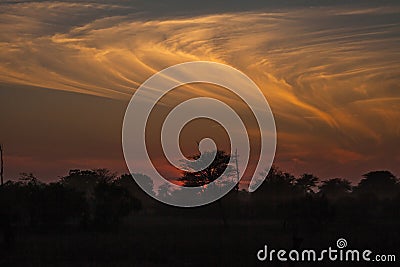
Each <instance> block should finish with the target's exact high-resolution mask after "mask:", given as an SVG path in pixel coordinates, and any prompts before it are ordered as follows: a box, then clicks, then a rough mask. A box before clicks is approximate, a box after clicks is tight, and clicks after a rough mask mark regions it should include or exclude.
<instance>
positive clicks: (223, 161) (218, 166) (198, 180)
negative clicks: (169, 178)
mask: <svg viewBox="0 0 400 267" xmlns="http://www.w3.org/2000/svg"><path fill="white" fill-rule="evenodd" d="M214 155H215V157H214ZM200 157H202V159H203V160H201V159H200ZM212 157H214V160H213V161H212V162H211V164H210V165H209V166H207V167H206V168H203V169H202V170H199V171H190V170H195V169H199V167H200V168H201V167H202V165H205V162H206V161H210V159H212ZM230 157H231V155H230V154H228V153H226V152H224V151H222V150H217V151H207V152H204V153H203V155H199V154H197V155H194V156H191V157H190V158H189V159H191V160H197V161H189V162H187V163H185V164H184V167H185V168H186V169H189V171H183V173H182V176H181V177H180V178H179V179H178V181H181V182H183V184H184V186H187V187H196V186H202V185H206V184H209V183H211V182H213V181H215V180H216V179H217V178H219V177H221V176H222V175H223V174H224V172H225V171H226V172H225V174H226V175H225V177H223V178H224V179H225V182H228V179H229V178H232V175H233V174H234V168H233V167H232V166H230V165H229V160H230ZM199 159H200V162H199V161H198V160H199Z"/></svg>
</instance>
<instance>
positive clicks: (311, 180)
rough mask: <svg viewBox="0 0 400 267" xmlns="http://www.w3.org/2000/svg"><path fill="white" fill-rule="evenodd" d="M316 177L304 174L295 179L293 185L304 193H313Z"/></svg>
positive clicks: (316, 181)
mask: <svg viewBox="0 0 400 267" xmlns="http://www.w3.org/2000/svg"><path fill="white" fill-rule="evenodd" d="M317 183H318V177H316V176H314V175H312V174H308V173H304V174H303V175H302V176H300V177H299V178H297V179H296V181H295V185H296V186H297V187H298V188H299V189H300V190H301V191H302V192H304V193H306V194H310V193H314V188H315V187H316V186H317Z"/></svg>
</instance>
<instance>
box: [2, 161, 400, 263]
mask: <svg viewBox="0 0 400 267" xmlns="http://www.w3.org/2000/svg"><path fill="white" fill-rule="evenodd" d="M138 177H139V179H147V181H148V186H149V187H152V183H151V180H150V179H148V178H147V177H146V176H144V175H138ZM190 181H192V180H190ZM160 190H165V189H163V188H160ZM160 193H162V192H160ZM164 193H165V192H164ZM399 223H400V185H399V180H398V178H396V177H395V176H394V175H393V174H392V173H390V172H388V171H375V172H369V173H366V174H364V175H363V176H362V179H361V181H360V182H359V184H358V185H356V186H352V185H351V183H350V182H349V181H347V180H345V179H339V178H337V179H330V180H325V181H320V180H319V179H318V178H317V177H315V176H313V175H311V174H304V175H302V176H300V177H294V176H293V175H291V174H288V173H284V172H281V171H279V170H278V169H276V168H273V169H272V170H271V171H270V172H269V174H268V175H267V179H266V180H265V182H264V183H263V184H262V186H261V187H260V188H259V189H258V190H257V191H256V192H254V193H251V194H250V193H248V192H246V191H239V190H235V189H234V190H232V191H231V192H230V193H229V194H228V195H227V196H225V197H224V198H222V199H221V200H220V201H217V202H214V203H212V204H210V205H207V206H203V207H199V208H191V209H183V208H175V207H170V206H167V205H164V204H162V203H160V202H157V201H156V200H154V199H153V198H151V197H150V196H148V195H146V194H145V193H144V192H143V191H142V190H141V189H140V188H138V186H137V185H136V183H135V182H134V181H133V179H132V178H131V176H130V175H122V176H116V175H115V174H113V173H111V172H110V171H108V170H104V169H100V170H71V171H70V172H69V174H68V175H67V176H65V177H63V178H61V179H60V180H59V181H58V182H54V183H50V184H45V183H42V182H40V181H39V180H38V179H37V178H35V177H34V176H33V175H32V174H22V176H21V178H20V179H19V181H16V182H15V181H14V182H13V181H8V182H6V183H5V184H4V185H3V186H2V187H1V188H0V227H1V232H0V245H1V246H2V247H1V250H0V266H312V264H310V263H306V262H299V263H291V264H289V263H280V262H277V261H275V262H259V261H258V260H257V257H256V253H257V251H258V250H260V249H261V248H263V246H264V245H266V244H267V245H268V246H269V247H272V248H275V249H280V248H284V249H292V248H297V249H301V248H303V249H305V248H313V249H318V248H327V247H329V246H332V247H335V246H336V240H337V239H338V238H345V239H346V240H347V242H348V246H349V247H351V248H355V249H358V248H359V249H366V248H368V249H370V250H372V251H373V252H374V253H380V254H395V255H396V256H397V264H398V261H399V260H400V254H398V251H399V248H400V230H399V226H400V224H399ZM397 264H396V263H394V264H393V263H392V264H390V263H381V264H377V263H370V264H366V263H365V262H359V263H357V262H350V263H347V264H346V263H338V262H333V263H332V262H329V261H326V262H324V265H327V266H343V265H345V266H398V265H397Z"/></svg>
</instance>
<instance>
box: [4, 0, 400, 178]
mask: <svg viewBox="0 0 400 267" xmlns="http://www.w3.org/2000/svg"><path fill="white" fill-rule="evenodd" d="M171 5H172V7H171V8H166V7H165V5H162V4H160V5H157V3H156V2H154V3H152V5H151V6H147V5H145V4H143V3H142V4H140V3H139V2H138V3H137V5H135V6H132V5H129V4H127V3H125V2H124V1H117V0H116V1H108V2H102V1H98V2H92V3H80V2H73V1H65V2H63V1H60V2H42V1H27V2H23V3H18V2H17V1H15V2H13V1H10V2H7V3H2V4H0V14H1V17H0V21H1V23H0V30H1V31H0V46H1V49H0V70H1V72H0V112H1V113H0V114H1V117H0V125H1V126H0V127H1V128H0V129H1V130H0V142H1V143H2V144H3V145H4V149H5V151H4V153H5V178H6V180H7V179H16V178H18V173H20V172H33V173H34V174H36V175H37V176H38V177H39V178H40V179H43V180H45V181H51V180H55V179H57V178H58V177H59V176H63V175H66V174H67V173H68V170H69V169H76V168H80V169H87V168H89V169H92V168H109V169H111V170H114V171H117V172H120V173H123V172H127V171H128V170H127V168H126V165H125V162H124V159H123V154H122V148H121V128H122V120H123V116H124V112H125V108H126V106H127V104H128V101H129V99H130V97H131V96H132V95H133V93H134V92H135V89H136V88H138V86H139V85H140V84H141V83H142V82H144V81H145V80H146V79H147V78H149V77H150V76H151V75H152V74H154V73H156V72H158V71H160V70H162V69H164V68H165V67H168V66H171V65H174V64H177V63H182V62H188V61H194V60H209V61H214V62H220V63H225V64H228V65H230V66H233V67H235V68H237V69H239V70H241V71H242V72H244V73H245V74H246V75H248V76H249V77H250V78H251V79H253V80H254V82H255V83H256V84H257V85H258V86H259V87H260V89H261V90H262V92H263V93H264V95H265V97H266V99H267V100H268V102H269V104H270V106H271V109H272V111H273V113H274V116H275V121H276V126H277V134H278V136H277V138H278V143H277V153H276V157H275V162H274V163H275V165H277V166H279V167H280V168H281V169H282V170H284V171H288V172H292V173H294V174H296V175H299V174H301V173H304V172H308V173H314V174H315V175H317V176H320V177H321V178H333V177H344V178H349V179H351V180H353V181H356V180H357V179H359V178H360V177H361V175H362V174H363V173H366V172H368V171H371V170H377V169H387V170H390V171H392V172H393V173H394V174H396V175H398V176H399V175H400V167H399V164H398V163H399V162H400V150H399V147H400V141H399V140H400V81H399V79H400V78H399V77H400V48H399V47H400V46H399V45H398V44H399V43H400V42H399V41H400V18H399V14H400V5H399V4H396V2H393V4H386V5H385V6H378V4H373V2H371V3H370V4H368V1H365V4H364V5H363V6H357V5H339V4H338V5H335V6H323V5H321V6H317V7H312V8H310V7H309V6H305V5H304V6H287V7H279V8H277V7H270V6H265V7H257V8H253V9H252V8H243V10H238V9H234V10H233V9H229V8H224V7H221V6H219V7H218V9H217V8H216V9H215V10H214V9H213V8H210V6H207V9H206V8H205V9H204V10H201V9H200V10H197V11H196V12H195V11H192V10H190V8H186V9H184V8H182V9H179V7H176V8H173V7H174V6H173V4H171ZM204 90H205V89H204V88H201V87H196V89H195V90H191V91H185V90H181V91H180V92H175V94H172V95H171V96H170V98H171V101H166V102H165V103H162V105H161V104H160V105H161V106H164V107H169V108H172V107H173V106H172V103H174V101H175V102H176V101H177V100H182V99H185V98H187V97H188V96H193V95H194V96H195V95H198V96H202V95H213V96H215V97H217V98H221V99H224V97H226V95H225V93H224V92H223V91H219V90H217V89H215V88H214V89H208V90H209V91H207V90H206V91H204ZM172 100H173V101H172ZM225 100H226V101H229V99H225ZM233 104H234V103H233ZM239 106H240V105H239ZM239 109H240V107H239ZM243 110H244V109H242V111H243ZM253 126H254V125H253ZM194 127H195V130H193V131H194V132H191V131H190V130H188V133H187V136H188V138H189V139H188V140H189V141H187V142H188V143H190V142H191V143H193V144H195V142H192V139H193V138H194V139H196V138H197V137H196V138H195V137H194V133H196V132H199V133H201V134H203V135H204V134H208V130H209V129H211V128H212V127H206V126H204V125H201V124H200V125H198V126H194ZM196 127H197V128H196ZM250 128H251V129H253V128H252V127H250ZM210 134H212V133H210ZM221 142H224V141H223V140H221ZM186 150H187V153H192V152H195V151H196V147H195V146H194V145H189V148H186ZM157 160H159V159H155V161H157ZM137 164H138V165H140V164H141V162H138V163H137ZM161 165H162V166H161V168H164V169H165V170H166V172H168V173H170V175H172V174H171V173H173V171H172V169H169V168H166V167H165V166H163V164H161Z"/></svg>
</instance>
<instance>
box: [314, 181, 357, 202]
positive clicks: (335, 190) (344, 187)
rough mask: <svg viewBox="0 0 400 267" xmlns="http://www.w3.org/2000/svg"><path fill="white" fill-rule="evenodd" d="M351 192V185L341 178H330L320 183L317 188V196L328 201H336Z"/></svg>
mask: <svg viewBox="0 0 400 267" xmlns="http://www.w3.org/2000/svg"><path fill="white" fill-rule="evenodd" d="M351 190H352V186H351V183H350V182H349V181H348V180H346V179H342V178H332V179H328V180H326V181H322V184H321V185H320V186H319V194H320V195H323V196H325V197H327V198H328V199H337V198H341V197H344V196H346V195H348V194H349V193H350V192H351Z"/></svg>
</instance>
